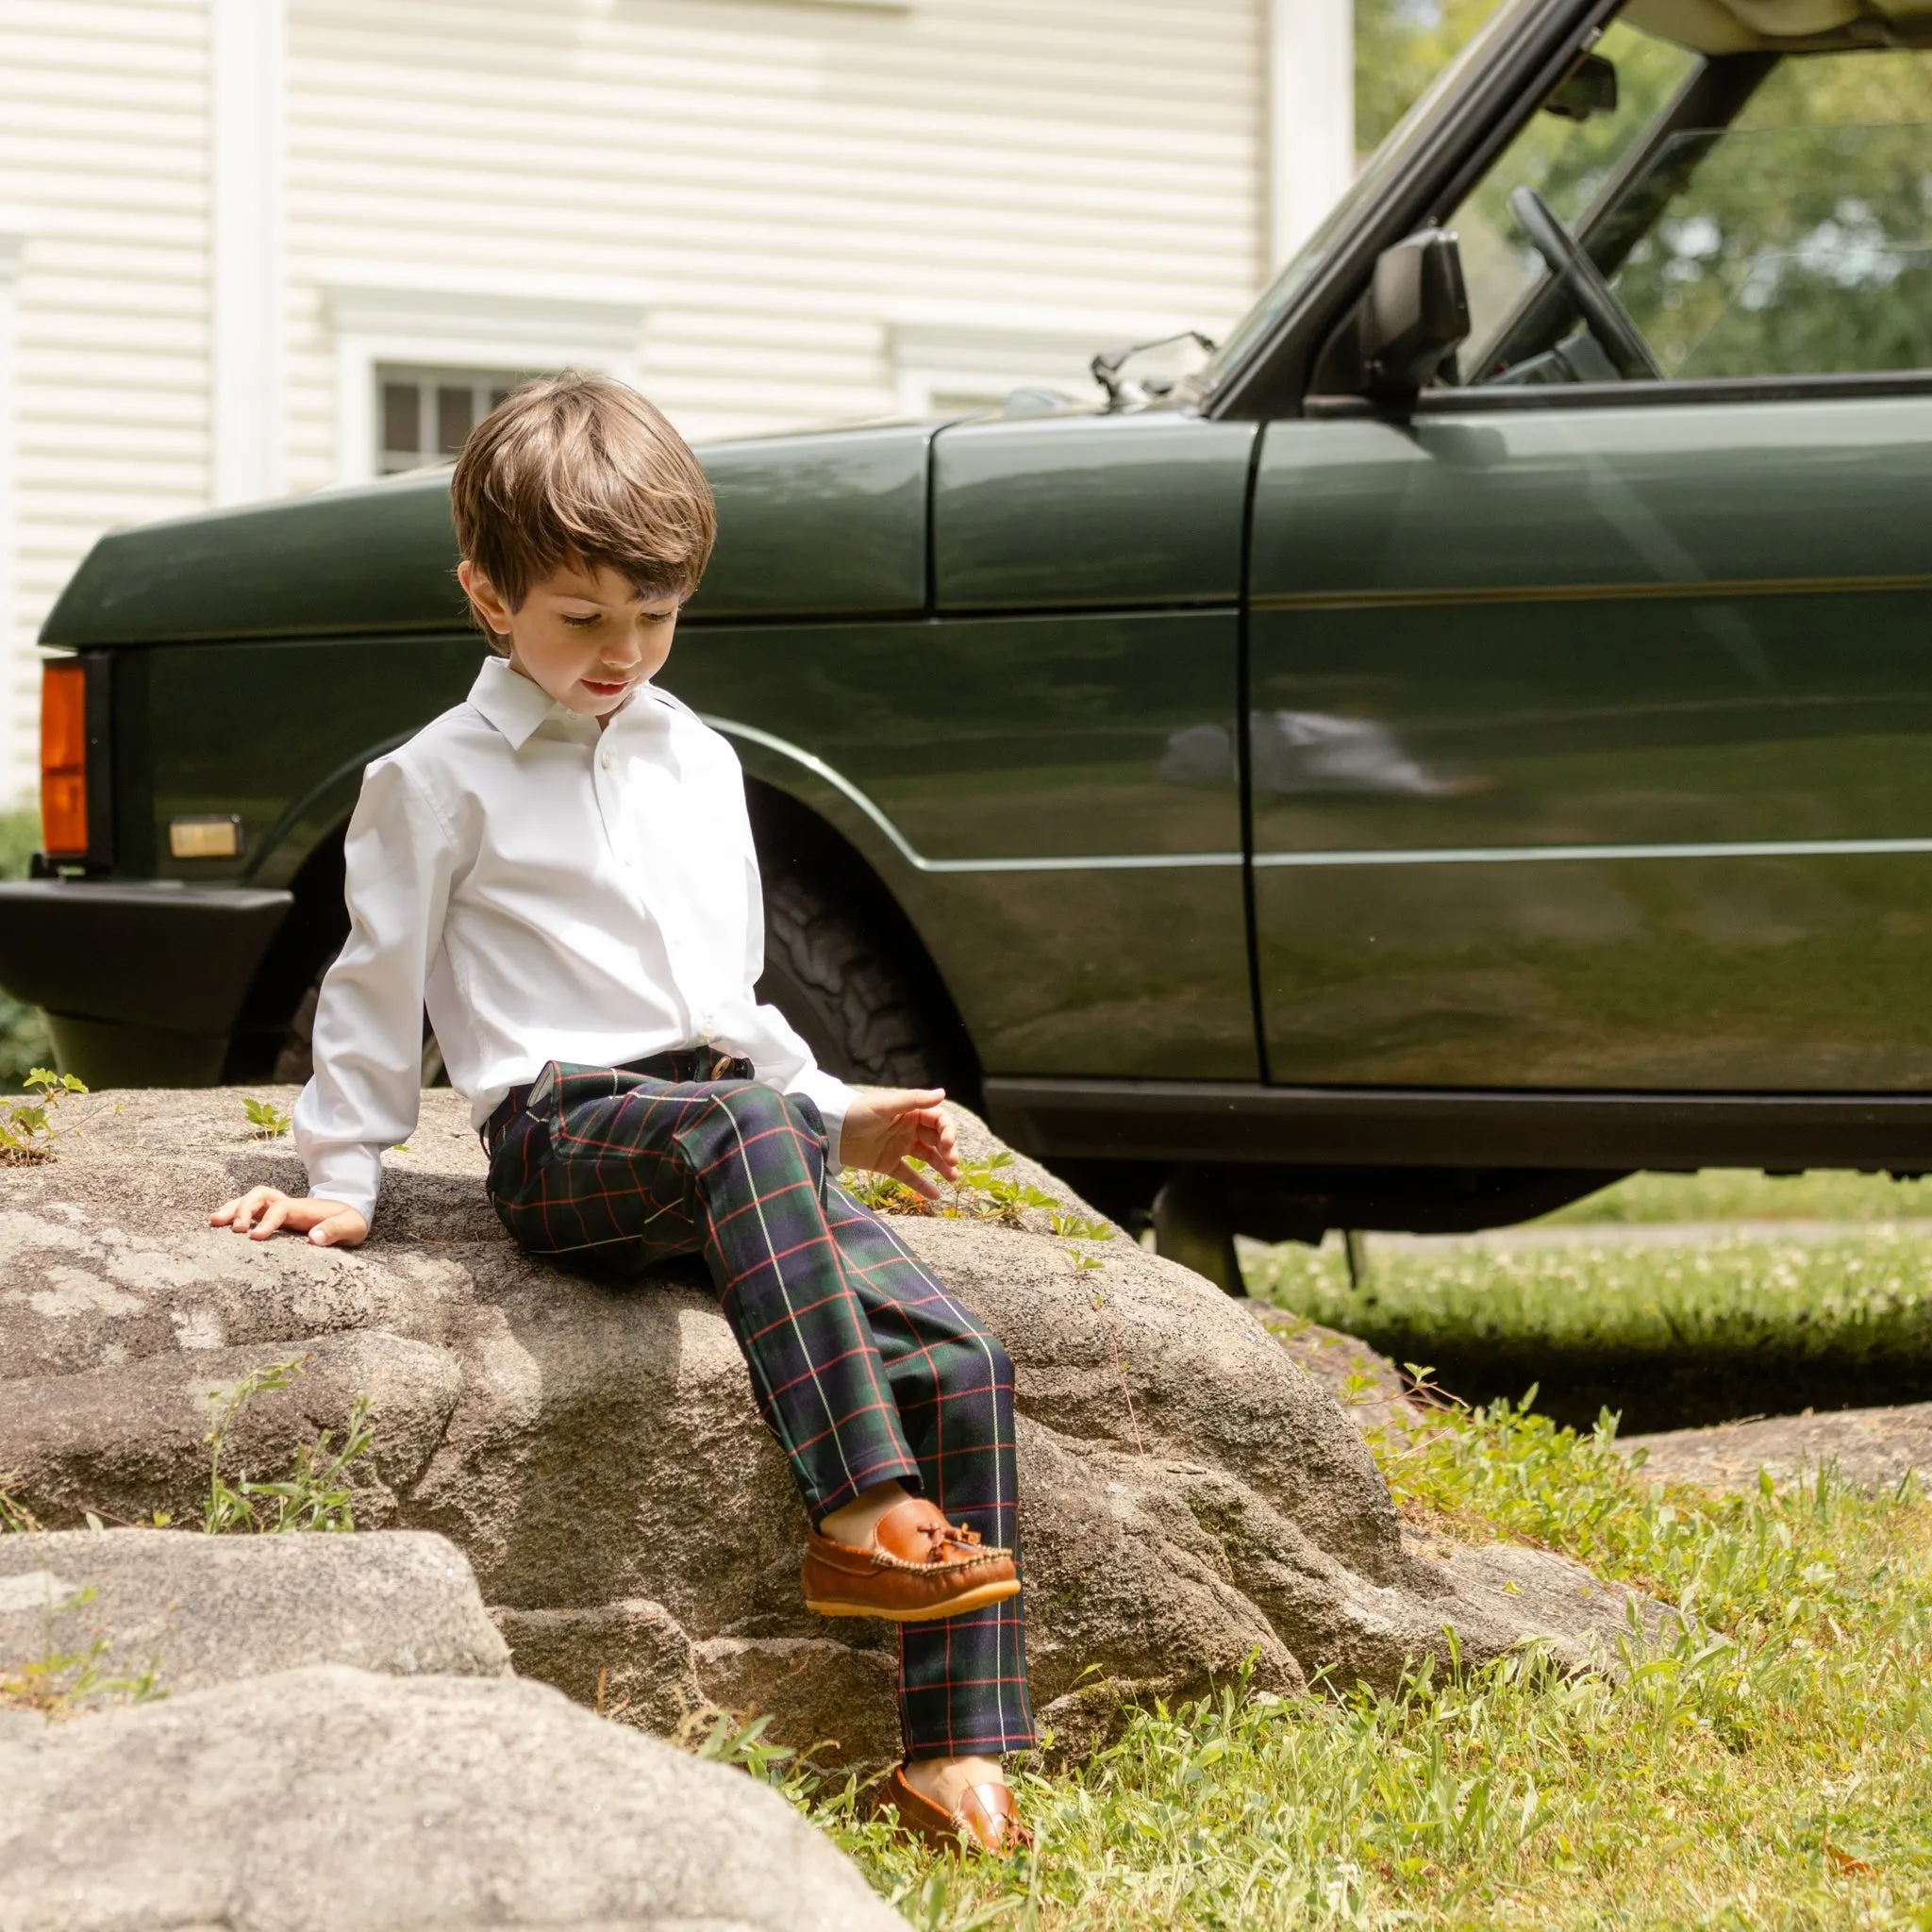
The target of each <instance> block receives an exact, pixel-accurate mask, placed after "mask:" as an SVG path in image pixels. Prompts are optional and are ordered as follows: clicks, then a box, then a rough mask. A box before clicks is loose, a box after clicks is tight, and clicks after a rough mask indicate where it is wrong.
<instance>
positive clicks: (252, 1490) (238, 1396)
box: [201, 1355, 375, 1536]
mask: <svg viewBox="0 0 1932 1932" xmlns="http://www.w3.org/2000/svg"><path fill="white" fill-rule="evenodd" d="M308 1359H309V1358H308V1357H307V1356H306V1355H305V1356H291V1357H289V1358H288V1359H287V1360H286V1361H279V1362H265V1363H263V1365H262V1366H261V1367H260V1368H258V1369H252V1370H250V1371H249V1373H248V1374H245V1375H243V1376H242V1379H241V1380H240V1381H239V1382H237V1383H236V1384H235V1386H234V1388H233V1389H231V1390H230V1391H228V1393H227V1395H226V1396H225V1398H224V1400H223V1403H222V1406H221V1407H220V1409H219V1410H218V1411H217V1412H216V1415H215V1419H214V1422H213V1424H212V1425H211V1426H210V1427H209V1429H208V1435H207V1437H206V1438H205V1439H204V1440H205V1441H206V1442H207V1444H208V1501H207V1503H206V1504H205V1505H204V1506H203V1509H202V1520H201V1526H202V1528H203V1529H204V1530H205V1531H206V1532H207V1533H208V1535H210V1536H225V1535H231V1534H234V1533H237V1532H242V1533H245V1532H248V1531H251V1530H253V1531H258V1532H261V1533H264V1534H269V1535H277V1534H283V1533H286V1532H290V1531H298V1530H315V1531H347V1530H352V1529H354V1528H355V1527H356V1517H355V1512H354V1507H353V1505H354V1501H355V1498H354V1495H353V1494H352V1492H351V1491H350V1489H349V1487H348V1473H349V1469H350V1467H351V1465H352V1464H354V1463H355V1462H357V1461H358V1459H359V1458H360V1457H364V1456H366V1455H367V1454H368V1453H369V1451H370V1449H371V1448H372V1447H373V1446H374V1445H375V1432H374V1431H373V1430H372V1429H371V1428H370V1426H369V1398H368V1397H367V1396H366V1395H365V1396H358V1398H357V1400H356V1404H355V1406H354V1407H352V1408H351V1409H350V1411H349V1425H348V1429H347V1432H346V1433H345V1434H344V1436H343V1439H342V1441H341V1446H340V1447H338V1446H337V1445H336V1441H335V1437H334V1434H333V1432H332V1431H330V1430H328V1429H324V1430H323V1431H322V1432H321V1434H320V1435H318V1436H317V1437H316V1439H315V1441H313V1442H305V1443H304V1444H303V1445H302V1446H301V1448H299V1449H298V1450H297V1451H296V1452H295V1466H294V1468H293V1469H292V1470H291V1472H290V1474H288V1475H287V1476H286V1477H284V1478H283V1479H282V1480H280V1481H279V1482H258V1481H256V1480H255V1478H254V1477H252V1476H250V1475H248V1474H245V1473H244V1474H241V1475H238V1476H237V1477H236V1478H235V1480H234V1481H233V1482H230V1481H229V1480H228V1478H227V1477H226V1476H225V1474H223V1472H222V1455H223V1451H224V1450H225V1447H226V1443H227V1436H228V1431H229V1430H230V1429H231V1428H232V1427H233V1426H234V1424H235V1420H236V1418H237V1417H238V1416H239V1415H241V1413H242V1410H243V1409H244V1408H245V1407H247V1406H248V1404H249V1403H251V1402H253V1401H254V1400H255V1398H256V1397H257V1396H258V1395H265V1394H267V1393H269V1392H270V1391H273V1390H276V1389H286V1388H288V1387H289V1385H290V1384H291V1382H293V1381H294V1380H295V1379H296V1377H297V1376H299V1375H301V1374H304V1373H305V1372H306V1371H307V1369H308Z"/></svg>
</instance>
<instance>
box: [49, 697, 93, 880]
mask: <svg viewBox="0 0 1932 1932" xmlns="http://www.w3.org/2000/svg"><path fill="white" fill-rule="evenodd" d="M41 836H42V839H43V840H44V841H46V848H47V857H48V858H86V857H87V672H86V670H85V669H84V668H83V667H82V666H80V665H79V664H76V663H74V662H72V661H68V662H65V663H58V664H49V665H48V666H47V667H46V669H45V670H44V671H42V674H41Z"/></svg>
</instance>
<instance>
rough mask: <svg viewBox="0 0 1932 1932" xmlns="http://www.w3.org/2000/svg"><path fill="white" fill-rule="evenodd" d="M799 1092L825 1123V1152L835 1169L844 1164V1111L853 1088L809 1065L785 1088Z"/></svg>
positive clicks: (848, 1106) (833, 1075) (792, 1091)
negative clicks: (841, 1144)
mask: <svg viewBox="0 0 1932 1932" xmlns="http://www.w3.org/2000/svg"><path fill="white" fill-rule="evenodd" d="M786 1091H788V1092H791V1093H802V1094H804V1096H805V1097H806V1098H807V1099H808V1101H810V1102H811V1103H812V1105H813V1106H814V1107H816V1108H818V1110H819V1118H820V1119H821V1120H822V1121H824V1124H825V1154H826V1158H828V1159H829V1160H830V1161H831V1163H832V1165H833V1167H834V1168H839V1167H842V1166H843V1165H844V1158H843V1156H842V1154H841V1151H840V1143H841V1141H843V1139H844V1137H845V1113H846V1109H847V1108H850V1107H851V1105H852V1089H851V1088H849V1087H848V1086H846V1084H845V1083H844V1081H842V1080H841V1079H840V1078H839V1077H838V1076H837V1075H836V1074H828V1073H826V1072H825V1070H824V1068H823V1067H808V1068H806V1070H805V1072H804V1073H802V1074H799V1076H798V1078H797V1079H795V1080H794V1081H792V1083H791V1086H790V1087H789V1088H788V1089H787V1090H786Z"/></svg>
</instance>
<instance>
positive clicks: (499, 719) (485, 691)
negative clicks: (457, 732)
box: [470, 657, 557, 751]
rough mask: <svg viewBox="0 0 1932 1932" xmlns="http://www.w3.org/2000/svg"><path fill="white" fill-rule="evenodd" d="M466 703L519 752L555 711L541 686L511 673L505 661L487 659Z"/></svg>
mask: <svg viewBox="0 0 1932 1932" xmlns="http://www.w3.org/2000/svg"><path fill="white" fill-rule="evenodd" d="M470 702H471V704H473V705H474V706H475V708H477V710H479V711H481V712H482V713H483V715H484V716H485V717H486V718H488V719H489V720H490V722H491V724H494V725H495V726H496V728H497V729H498V730H499V731H500V732H502V733H503V735H504V737H505V738H507V739H508V741H509V744H510V749H511V750H512V751H521V750H522V749H523V748H524V746H525V744H526V743H527V742H528V741H529V739H530V736H531V734H532V733H533V732H534V731H535V730H536V729H537V727H538V725H540V724H542V722H543V721H544V719H546V718H547V717H549V715H550V713H551V712H552V711H553V710H555V709H556V708H557V707H556V706H555V705H553V704H552V703H551V701H550V698H549V696H548V694H547V693H546V692H545V691H544V690H543V688H542V686H541V685H538V684H532V683H531V681H530V680H529V679H528V678H527V677H525V675H524V674H523V673H522V672H521V671H512V670H511V669H510V666H509V659H508V658H496V657H490V658H484V660H483V668H482V669H481V670H480V671H478V672H477V674H476V681H475V684H473V685H472V686H471V687H470Z"/></svg>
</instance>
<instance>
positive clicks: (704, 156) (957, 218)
mask: <svg viewBox="0 0 1932 1932" xmlns="http://www.w3.org/2000/svg"><path fill="white" fill-rule="evenodd" d="M256 8H258V9H260V10H261V11H260V13H259V14H257V13H256V12H255V11H254V10H253V9H256ZM1295 8H1330V9H1334V8H1340V9H1341V13H1340V15H1339V16H1338V17H1340V18H1343V19H1345V16H1346V8H1347V0H903V4H902V0H408V5H399V4H396V0H0V804H4V803H5V802H6V800H7V799H8V797H10V796H18V795H22V794H24V793H25V792H26V791H29V790H30V789H31V785H32V780H33V776H34V770H35V764H36V751H35V746H34V742H33V740H34V733H35V721H36V714H37V709H38V706H37V697H38V690H37V684H38V666H37V663H36V660H35V658H34V656H33V653H32V650H31V640H32V637H33V635H34V633H35V631H36V629H37V628H38V625H39V624H40V622H41V620H42V617H43V615H44V613H45V611H46V609H47V608H48V606H49V604H50V603H51V601H52V599H53V598H54V596H55V595H56V594H57V593H58V589H59V587H60V585H61V584H62V582H63V581H64V580H65V578H66V577H67V575H69V573H70V572H71V571H72V569H73V567H74V565H75V563H76V562H77V561H78V559H79V558H80V557H81V556H82V555H83V554H84V552H85V550H86V548H87V546H88V544H89V543H90V542H91V541H92V539H93V538H94V536H95V535H97V534H98V533H99V532H100V531H101V530H103V529H105V528H107V527H108V526H110V525H116V524H121V523H128V522H135V521H142V520H147V519H152V518H155V517H160V516H165V515H170V514H175V513H179V512H182V511H186V510H192V509H194V508H199V507H201V506H203V505H205V504H206V503H208V502H209V501H210V500H213V498H214V497H215V496H217V495H222V496H230V495H233V494H234V493H235V492H236V490H237V488H238V487H239V488H241V489H242V490H244V491H245V490H246V489H247V488H249V487H253V486H252V485H251V483H250V479H251V478H255V479H262V480H263V481H264V482H265V484H266V487H274V486H275V483H276V482H277V481H278V482H279V484H280V487H283V488H287V489H291V490H297V491H301V490H310V489H315V488H318V487H321V486H324V485H326V484H329V483H333V482H337V481H341V480H346V479H349V478H354V477H359V476H363V475H369V474H371V472H372V470H373V468H374V457H375V377H374V375H373V369H374V366H375V365H376V364H378V363H383V362H403V363H415V364H422V365H429V366H439V367H447V368H453V369H470V370H502V371H515V370H523V369H532V368H541V367H544V366H554V365H555V364H556V363H557V362H558V361H560V360H565V359H568V360H576V361H587V362H592V363H599V364H602V365H603V366H605V367H608V368H610V369H613V370H615V371H617V372H619V373H621V374H623V375H625V376H627V377H630V378H631V379H634V380H636V381H638V382H640V383H641V385H642V386H643V387H644V388H645V389H646V390H647V391H649V392H650V393H651V394H653V395H654V396H656V397H657V398H658V400H659V401H660V402H661V403H662V404H663V405H664V406H665V407H666V408H668V409H669V410H670V412H671V413H672V415H673V416H674V417H675V419H676V420H677V421H678V422H679V423H680V424H681V425H683V426H684V427H685V428H686V430H687V431H688V432H690V433H691V434H693V435H696V436H714V435H719V434H733V433H739V432H745V431H756V430H760V429H768V428H777V427H784V426H789V425H800V424H808V423H825V422H839V421H849V420H854V419H862V418H866V417H876V416H879V415H884V414H891V413H898V412H901V411H904V410H908V409H916V408H924V407H925V406H927V405H928V404H931V403H935V402H936V403H938V404H940V405H942V406H943V405H945V404H948V403H951V402H954V401H957V400H961V399H965V398H970V397H974V396H987V395H997V394H1000V393H1003V392H1004V391H1006V390H1007V389H1008V388H1010V387H1012V386H1014V385H1015V384H1018V383H1021V382H1025V381H1041V382H1048V383H1053V384H1057V385H1058V386H1062V387H1071V388H1074V389H1078V388H1081V387H1083V386H1084V384H1085V381H1086V378H1085V374H1084V371H1085V363H1086V360H1087V358H1088V357H1089V356H1090V355H1091V352H1092V350H1093V349H1094V348H1096V347H1100V346H1105V345H1108V344H1110V343H1115V342H1120V341H1128V340H1132V339H1135V338H1137V337H1147V336H1153V335H1158V334H1160V333H1162V332H1164V331H1166V330H1170V329H1174V328H1179V327H1182V326H1187V325H1192V326H1198V327H1203V328H1206V329H1207V330H1208V331H1209V332H1210V333H1211V332H1214V331H1217V330H1219V329H1221V328H1223V327H1224V326H1225V325H1227V324H1228V322H1229V321H1230V320H1231V319H1232V318H1233V317H1234V316H1236V315H1237V314H1238V313H1239V312H1240V311H1241V308H1243V307H1244V306H1245V304H1246V303H1247V301H1248V300H1249V299H1250V298H1251V296H1252V294H1253V292H1254V291H1255V289H1256V288H1257V285H1258V283H1259V282H1260V280H1261V279H1262V277H1263V274H1264V269H1265V266H1266V261H1265V258H1266V257H1267V255H1268V253H1269V249H1270V242H1269V241H1268V239H1267V238H1268V236H1269V234H1270V225H1271V209H1270V207H1269V199H1270V165H1271V149H1270V141H1269V130H1268V112H1269V98H1270V97H1269V90H1270V84H1271V82H1270V62H1269V58H1268V55H1269V46H1270V41H1271V22H1272V23H1273V30H1272V31H1273V41H1274V47H1275V51H1276V53H1277V56H1279V55H1280V53H1281V51H1282V49H1283V48H1284V47H1287V46H1288V45H1289V44H1290V42H1288V41H1286V40H1284V38H1283V25H1282V23H1283V21H1284V20H1285V19H1289V18H1291V17H1292V18H1295V19H1298V18H1299V15H1298V14H1294V13H1293V9H1295ZM264 18H265V19H268V20H272V21H273V22H274V23H275V25H274V28H273V30H270V29H268V28H264V27H263V25H262V21H263V19H264ZM1295 44H1296V45H1298V44H1299V42H1295ZM218 50H219V52H220V56H221V58H215V55H216V52H217V51H218ZM1296 58H1299V57H1298V56H1297V57H1296ZM251 61H259V62H260V63H261V66H260V70H259V72H260V89H261V92H259V93H255V92H250V86H251V83H250V78H249V76H250V72H251V70H250V68H249V65H248V63H249V62H251ZM211 71H212V72H214V73H217V74H220V75H225V79H224V80H223V82H222V86H223V92H222V93H221V95H220V97H219V98H216V97H215V96H214V95H213V94H212V92H211V78H210V76H211ZM1282 73H1283V68H1282V62H1281V59H1280V58H1277V59H1276V61H1275V63H1274V89H1275V93H1274V100H1275V104H1276V108H1277V112H1278V111H1279V108H1280V105H1281V101H1282V94H1281V86H1282ZM258 98H261V99H267V100H270V101H273V102H275V103H278V104H279V111H280V117H281V118H280V124H279V128H277V127H276V125H275V123H274V122H273V121H272V120H260V119H255V120H251V115H250V111H249V110H250V104H251V103H252V102H253V101H255V100H256V99H258ZM211 115H212V116H213V117H214V118H215V119H218V120H219V122H220V125H221V129H222V132H223V138H222V140H221V141H220V142H214V141H211V139H210V119H211ZM1297 125H1299V124H1297ZM1341 148H1342V150H1343V153H1344V161H1345V149H1346V142H1345V136H1344V138H1343V139H1342V140H1341ZM1286 153H1287V150H1286V149H1284V148H1283V147H1281V145H1280V144H1279V143H1278V142H1277V143H1276V144H1275V146H1274V161H1275V163H1276V164H1277V166H1278V164H1279V162H1280V161H1281V159H1282V158H1283V156H1284V155H1285V154H1286ZM257 161H258V162H259V168H258V172H251V171H252V170H254V169H255V168H256V164H257ZM214 171H219V172H220V174H221V192H220V193H219V194H216V195H213V198H212V199H211V186H210V175H211V172H214ZM258 184H259V185H262V186H263V192H259V193H258V192H256V188H257V186H258ZM1274 201H1275V206H1274V210H1273V217H1274V237H1275V242H1276V244H1277V245H1278V243H1279V241H1280V225H1281V219H1282V215H1283V208H1284V207H1285V204H1284V202H1283V201H1282V197H1281V193H1280V188H1279V182H1278V181H1277V182H1276V184H1275V193H1274ZM211 207H212V208H214V209H215V210H216V215H215V220H216V221H218V222H219V224H220V226H221V229H222V232H221V234H220V235H219V236H216V235H212V234H211V218H210V208H211ZM1295 219H1299V217H1298V216H1297V217H1295ZM16 256H17V262H18V275H17V277H14V276H11V275H9V268H10V267H11V266H12V265H13V263H14V262H15V259H16ZM277 289H278V290H279V291H280V293H279V300H276V299H275V291H277ZM213 291H222V293H221V295H220V300H221V303H222V308H221V313H220V315H219V316H217V315H216V314H214V313H213V303H214V301H215V299H216V298H215V295H214V293H213ZM264 296H266V297H267V298H268V299H267V301H266V304H265V306H264V301H263V298H264ZM9 313H11V314H12V317H13V324H14V325H13V328H12V330H11V337H12V340H11V341H9V339H8V326H7V324H8V315H9ZM264 313H266V314H278V315H279V318H280V322H281V330H280V336H281V339H280V341H275V342H264V343H263V344H262V346H261V349H260V353H259V355H258V357H256V358H254V359H253V361H252V363H251V364H250V366H249V367H247V368H242V367H239V366H238V364H237V359H236V358H235V357H234V356H233V355H225V356H224V358H223V359H222V365H221V368H220V369H219V370H214V369H211V367H210V355H211V351H210V343H211V341H215V340H217V339H220V340H224V341H229V342H231V343H234V342H239V343H242V345H243V346H244V347H245V346H246V344H247V343H248V342H250V341H254V340H256V339H257V335H258V331H256V330H255V324H254V320H253V318H255V317H257V316H258V315H261V314H264ZM216 377H219V380H216ZM258 391H259V392H261V393H265V394H273V393H275V391H279V395H280V407H279V408H269V409H266V410H263V411H261V412H259V431H258V437H259V440H258V441H255V440H253V438H252V435H251V431H250V426H249V425H250V423H251V421H253V420H254V415H253V413H252V412H251V409H250V408H249V401H248V399H249V397H250V396H251V395H253V394H255V393H257V392H258ZM9 394H10V396H11V398H12V402H11V408H12V413H13V416H14V419H15V422H14V427H13V429H12V430H11V432H10V433H9V432H8V427H7V424H6V416H7V411H8V396H9ZM211 417H218V418H219V423H218V424H217V425H216V426H215V428H214V429H211ZM217 473H219V474H217ZM238 478H239V479H240V482H239V485H238V481H237V479H238ZM9 501H10V504H11V509H10V512H9V509H8V503H9ZM9 532H10V534H9ZM9 605H10V607H11V608H10V612H9V610H8V606H9Z"/></svg>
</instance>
